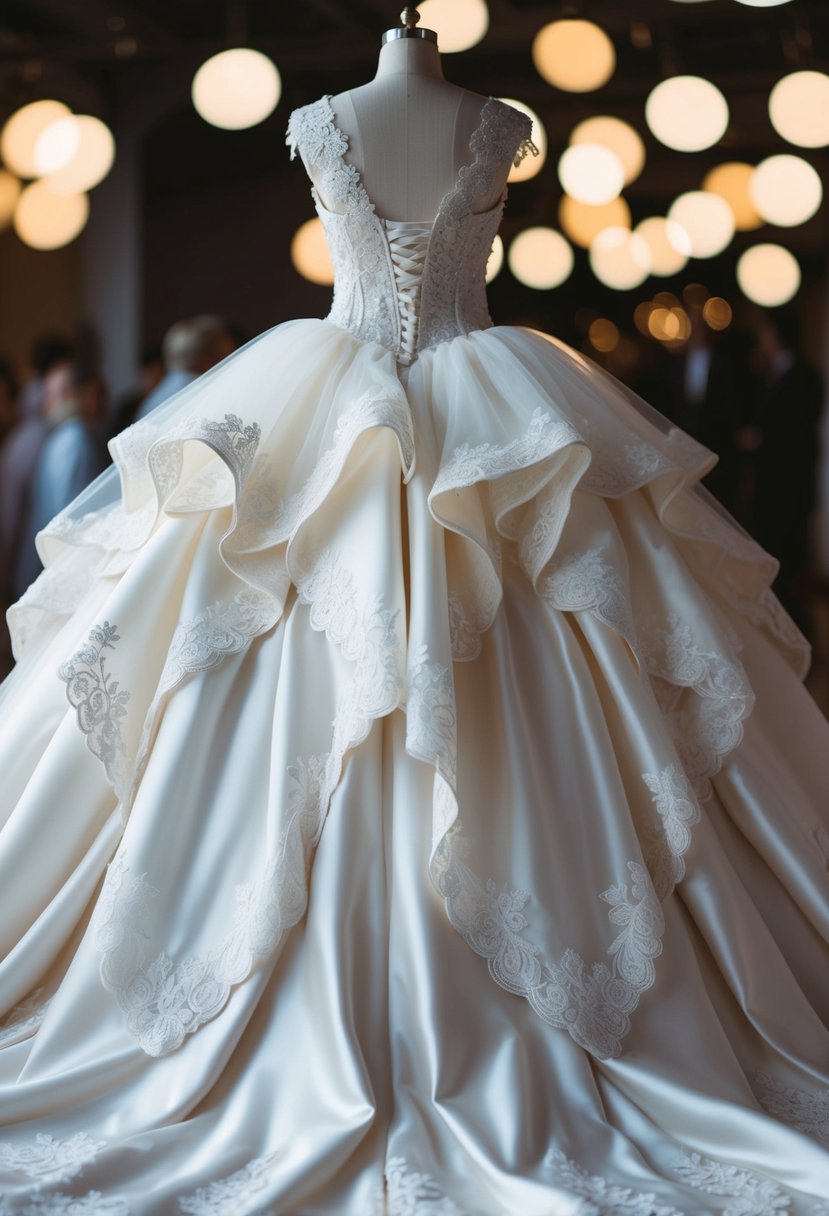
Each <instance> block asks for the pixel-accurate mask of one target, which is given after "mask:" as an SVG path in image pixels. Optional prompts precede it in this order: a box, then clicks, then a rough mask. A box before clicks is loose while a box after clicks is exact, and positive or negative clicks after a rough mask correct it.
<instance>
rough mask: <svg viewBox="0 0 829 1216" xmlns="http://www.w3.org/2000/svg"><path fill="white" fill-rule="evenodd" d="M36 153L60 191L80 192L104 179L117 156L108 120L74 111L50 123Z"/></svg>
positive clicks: (56, 188) (53, 183)
mask: <svg viewBox="0 0 829 1216" xmlns="http://www.w3.org/2000/svg"><path fill="white" fill-rule="evenodd" d="M36 156H37V157H38V160H39V161H40V163H42V164H43V165H44V166H45V165H46V164H48V163H50V162H51V163H52V165H53V168H52V169H51V170H50V169H47V168H45V167H44V169H43V172H44V173H45V174H47V175H48V178H49V184H50V186H51V187H52V189H53V190H55V191H56V192H57V193H58V194H80V193H82V192H83V191H85V190H91V189H92V187H93V186H97V185H98V183H99V182H101V181H103V179H104V178H105V177H106V175H107V173H109V171H110V169H111V168H112V162H113V161H114V160H115V140H114V139H113V137H112V132H111V131H110V129H109V127H108V126H107V125H106V123H103V122H101V120H100V118H93V117H92V115H91V114H77V115H76V114H71V115H70V116H69V118H60V119H58V121H57V122H55V123H52V125H51V126H49V127H47V128H46V130H45V131H44V132H43V134H42V135H41V136H40V138H39V140H38V143H37V149H36Z"/></svg>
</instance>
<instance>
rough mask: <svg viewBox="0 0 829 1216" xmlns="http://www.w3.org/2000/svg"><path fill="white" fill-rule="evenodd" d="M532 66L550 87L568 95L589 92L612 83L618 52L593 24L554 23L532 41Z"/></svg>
mask: <svg viewBox="0 0 829 1216" xmlns="http://www.w3.org/2000/svg"><path fill="white" fill-rule="evenodd" d="M533 63H534V64H535V66H536V70H537V71H538V73H539V75H540V76H543V77H544V79H545V80H546V81H547V83H548V84H552V85H555V86H556V88H558V89H564V90H565V91H566V92H568V93H590V92H592V91H593V90H594V89H600V88H601V87H602V85H603V84H607V82H608V80H610V77H611V76H612V75H613V73H614V71H615V69H616V51H615V49H614V46H613V43H612V42H611V41H610V39H609V38H608V36H607V34H606V33H605V32H604V30H603V29H601V28H600V27H599V26H598V25H595V24H594V23H593V22H592V21H580V20H565V21H552V22H551V23H550V24H549V25H545V26H543V27H542V28H541V29H540V30H539V31H538V33H537V34H536V36H535V39H534V40H533Z"/></svg>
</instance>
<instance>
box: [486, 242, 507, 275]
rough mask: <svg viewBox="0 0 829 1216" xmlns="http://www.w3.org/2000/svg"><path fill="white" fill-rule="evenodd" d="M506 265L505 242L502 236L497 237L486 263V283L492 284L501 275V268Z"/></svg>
mask: <svg viewBox="0 0 829 1216" xmlns="http://www.w3.org/2000/svg"><path fill="white" fill-rule="evenodd" d="M503 264H504V242H503V241H502V240H501V238H500V236H496V238H495V240H494V241H493V242H492V248H491V249H490V251H489V257H488V258H487V263H486V281H487V283H491V282H492V280H493V279H494V278H496V277H497V276H498V275H499V274H500V273H501V267H502V266H503Z"/></svg>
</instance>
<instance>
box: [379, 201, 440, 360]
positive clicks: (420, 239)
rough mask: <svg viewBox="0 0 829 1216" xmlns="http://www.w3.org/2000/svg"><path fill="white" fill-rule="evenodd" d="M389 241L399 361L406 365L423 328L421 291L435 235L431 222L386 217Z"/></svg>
mask: <svg viewBox="0 0 829 1216" xmlns="http://www.w3.org/2000/svg"><path fill="white" fill-rule="evenodd" d="M383 227H384V228H385V230H386V237H387V239H388V243H389V253H390V255H391V261H392V267H393V269H394V285H395V290H396V293H397V309H398V314H399V316H400V347H399V350H398V354H397V359H398V362H399V363H402V364H403V365H404V366H407V365H408V364H409V363H411V361H412V359H414V357H415V355H416V354H417V339H418V330H419V328H420V294H421V287H422V285H423V271H424V267H425V265H426V255H427V253H428V252H429V238H430V237H431V235H432V222H431V221H426V222H422V221H412V222H407V223H403V222H398V221H396V220H383Z"/></svg>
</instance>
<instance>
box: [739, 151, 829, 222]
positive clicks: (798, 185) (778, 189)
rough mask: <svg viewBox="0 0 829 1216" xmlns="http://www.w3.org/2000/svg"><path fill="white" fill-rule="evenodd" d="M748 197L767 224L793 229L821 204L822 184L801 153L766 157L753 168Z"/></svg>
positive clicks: (809, 216) (808, 218) (810, 216)
mask: <svg viewBox="0 0 829 1216" xmlns="http://www.w3.org/2000/svg"><path fill="white" fill-rule="evenodd" d="M751 199H752V202H753V203H754V205H755V207H756V208H757V210H758V211H759V212H760V214H761V215H762V217H763V219H764V220H766V221H767V223H769V224H777V225H779V227H781V228H794V227H796V226H797V225H798V224H805V223H806V221H807V220H810V219H811V218H812V216H813V215H814V214H815V212H816V211H817V210H818V208H819V207H820V204H821V203H822V201H823V183H822V182H821V180H820V175H819V174H818V172H817V171H816V170H815V169H813V168H812V166H811V165H810V164H809V162H808V161H807V160H804V159H803V157H802V156H792V155H790V154H788V153H784V154H783V155H781V156H769V157H768V159H766V160H764V161H761V162H760V164H759V165H758V166H757V168H756V169H755V170H754V175H753V176H752V179H751Z"/></svg>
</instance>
